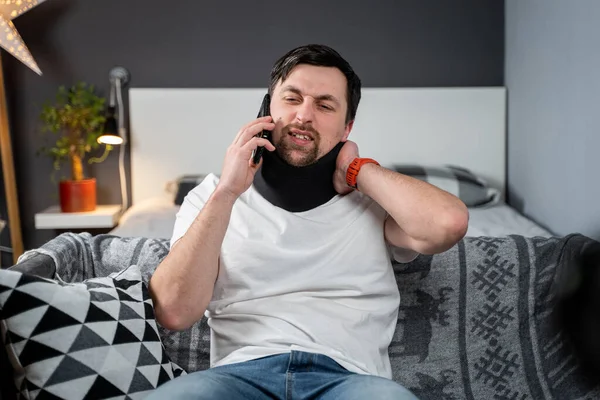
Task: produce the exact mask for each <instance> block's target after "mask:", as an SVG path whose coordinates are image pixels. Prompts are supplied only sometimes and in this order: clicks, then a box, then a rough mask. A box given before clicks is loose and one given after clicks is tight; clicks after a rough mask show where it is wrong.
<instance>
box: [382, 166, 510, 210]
mask: <svg viewBox="0 0 600 400" xmlns="http://www.w3.org/2000/svg"><path fill="white" fill-rule="evenodd" d="M391 169H392V170H394V171H397V172H400V173H401V174H404V175H408V176H411V177H413V178H417V179H420V180H422V181H425V182H428V183H430V184H432V185H434V186H436V187H439V188H440V189H443V190H445V191H447V192H449V193H452V194H453V195H455V196H456V197H458V198H459V199H461V200H462V201H463V202H464V203H465V204H466V205H467V207H477V206H484V205H490V204H493V203H496V202H497V201H498V199H499V197H500V192H499V191H498V190H497V189H495V188H492V187H490V186H489V185H488V184H487V182H486V181H485V180H484V179H483V178H481V177H480V176H477V175H476V174H474V173H473V172H472V171H470V170H468V169H466V168H462V167H457V166H453V165H446V166H423V165H409V164H400V165H394V166H392V167H391Z"/></svg>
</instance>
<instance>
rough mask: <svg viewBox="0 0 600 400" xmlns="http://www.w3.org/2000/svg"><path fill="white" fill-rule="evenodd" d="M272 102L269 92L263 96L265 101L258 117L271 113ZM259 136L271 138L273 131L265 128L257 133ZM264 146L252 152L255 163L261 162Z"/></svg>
mask: <svg viewBox="0 0 600 400" xmlns="http://www.w3.org/2000/svg"><path fill="white" fill-rule="evenodd" d="M270 104H271V96H269V94H268V93H267V94H265V97H263V101H262V104H261V106H260V110H259V111H258V115H257V117H256V118H260V117H266V116H268V115H271V111H270ZM257 136H258V137H262V138H265V139H270V136H271V131H266V130H263V131H262V132H261V133H260V134H259V135H257ZM264 150H265V149H264V147H262V146H258V147H257V148H256V150H254V151H253V152H252V162H253V163H254V164H255V165H258V163H259V162H260V159H261V157H262V154H263V151H264Z"/></svg>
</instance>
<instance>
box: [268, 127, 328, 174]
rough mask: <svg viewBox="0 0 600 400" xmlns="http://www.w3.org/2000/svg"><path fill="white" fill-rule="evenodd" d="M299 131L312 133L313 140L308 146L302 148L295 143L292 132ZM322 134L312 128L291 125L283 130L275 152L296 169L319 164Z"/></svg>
mask: <svg viewBox="0 0 600 400" xmlns="http://www.w3.org/2000/svg"><path fill="white" fill-rule="evenodd" d="M291 129H298V130H301V131H306V132H310V133H311V135H312V137H313V140H312V143H311V144H309V145H306V146H301V145H299V144H296V143H294V142H293V140H292V137H291V134H290V130H291ZM320 142H321V134H320V133H319V132H317V130H315V129H313V128H312V127H311V126H307V125H301V124H289V125H286V126H284V127H283V128H282V129H281V137H280V138H279V141H278V142H277V143H275V151H276V152H277V154H278V155H279V157H281V159H283V160H284V161H285V162H286V163H288V164H290V165H292V166H294V167H306V166H307V165H311V164H314V163H316V162H317V160H318V159H319V143H320Z"/></svg>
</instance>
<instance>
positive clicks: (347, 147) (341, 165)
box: [333, 140, 358, 194]
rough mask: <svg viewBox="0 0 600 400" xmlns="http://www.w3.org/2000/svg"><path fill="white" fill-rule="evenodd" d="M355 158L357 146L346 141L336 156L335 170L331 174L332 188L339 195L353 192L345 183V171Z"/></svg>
mask: <svg viewBox="0 0 600 400" xmlns="http://www.w3.org/2000/svg"><path fill="white" fill-rule="evenodd" d="M356 157H358V146H357V145H356V143H354V142H353V141H351V140H347V141H346V143H344V145H343V146H342V149H341V150H340V153H339V154H338V156H337V161H336V164H335V165H336V168H335V172H334V173H333V187H334V188H335V190H336V192H338V193H339V194H346V193H350V192H351V191H353V190H354V189H353V188H351V187H350V186H348V184H347V183H346V171H348V166H350V163H351V162H352V161H353V160H354V159H355V158H356Z"/></svg>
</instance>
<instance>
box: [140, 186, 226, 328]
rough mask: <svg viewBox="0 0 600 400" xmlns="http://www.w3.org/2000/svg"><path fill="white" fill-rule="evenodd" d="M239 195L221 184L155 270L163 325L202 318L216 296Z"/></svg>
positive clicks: (180, 325) (157, 306)
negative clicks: (223, 250) (222, 255)
mask: <svg viewBox="0 0 600 400" xmlns="http://www.w3.org/2000/svg"><path fill="white" fill-rule="evenodd" d="M235 199H236V197H235V196H234V195H231V194H229V193H227V192H225V191H221V190H219V189H218V188H217V190H215V192H213V194H212V195H211V197H210V198H209V199H208V201H207V202H206V204H205V206H204V207H203V208H202V210H201V211H200V212H199V213H198V216H197V217H196V219H195V220H194V222H193V223H192V224H191V225H190V227H189V229H188V230H187V232H186V233H185V235H184V236H183V237H182V238H181V239H179V240H178V241H177V243H176V244H175V245H174V246H173V248H172V249H171V251H170V252H169V254H168V255H167V257H166V258H165V259H164V260H163V261H162V262H161V263H160V265H159V266H158V267H157V269H156V271H155V272H154V274H153V276H152V278H151V280H150V285H149V287H150V293H151V295H152V298H153V301H154V307H155V314H156V319H157V321H158V322H159V323H160V324H161V325H162V326H164V327H166V328H168V329H173V330H181V329H185V328H187V327H189V326H191V325H192V324H193V323H194V322H196V321H198V320H199V319H200V318H202V315H203V314H204V311H205V310H206V307H207V306H208V303H209V302H210V299H211V298H212V294H213V288H214V284H215V281H216V279H217V276H218V272H219V255H220V252H221V245H222V243H223V239H224V237H225V232H226V231H227V226H228V225H229V220H230V217H231V210H232V208H233V204H234V203H235Z"/></svg>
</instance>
